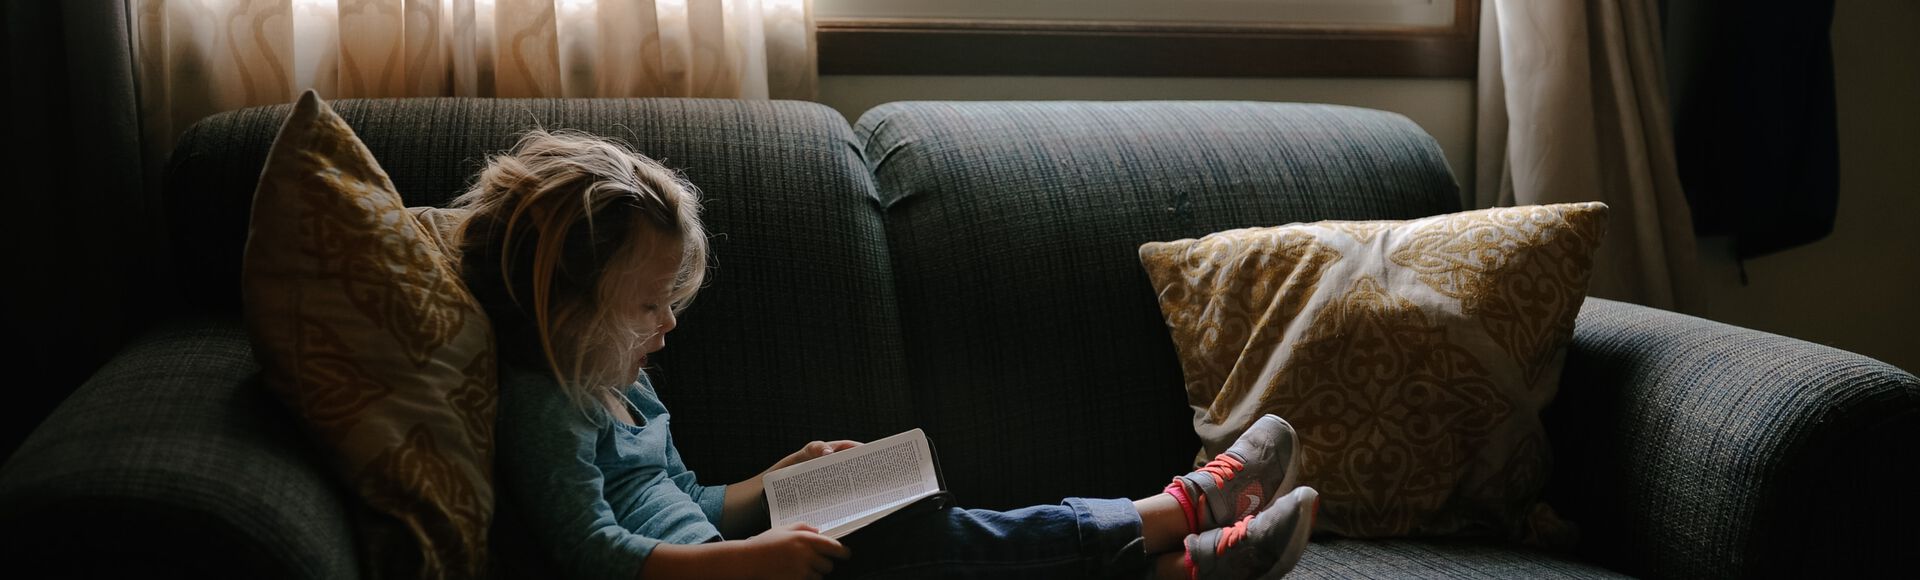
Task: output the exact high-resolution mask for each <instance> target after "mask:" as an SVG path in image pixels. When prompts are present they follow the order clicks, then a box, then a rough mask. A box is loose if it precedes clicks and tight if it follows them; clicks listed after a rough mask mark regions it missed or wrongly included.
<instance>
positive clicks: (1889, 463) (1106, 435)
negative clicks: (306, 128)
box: [0, 99, 1920, 578]
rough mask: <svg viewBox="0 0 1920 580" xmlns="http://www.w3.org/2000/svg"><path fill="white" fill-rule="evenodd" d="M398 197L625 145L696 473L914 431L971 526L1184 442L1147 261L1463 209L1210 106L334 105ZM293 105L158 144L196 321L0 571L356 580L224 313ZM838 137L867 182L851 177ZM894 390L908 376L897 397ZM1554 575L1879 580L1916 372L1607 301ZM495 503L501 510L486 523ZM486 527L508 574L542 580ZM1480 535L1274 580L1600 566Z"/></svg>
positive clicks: (1422, 141) (1292, 123)
mask: <svg viewBox="0 0 1920 580" xmlns="http://www.w3.org/2000/svg"><path fill="white" fill-rule="evenodd" d="M332 105H333V106H334V107H335V108H336V110H338V111H339V112H340V114H341V115H342V117H344V118H345V119H346V120H347V121H348V123H349V124H350V125H352V126H353V127H354V128H355V129H356V131H358V132H359V133H360V135H361V137H362V138H363V139H364V140H365V141H366V143H367V144H368V146H369V148H370V149H371V150H372V151H373V153H374V155H375V157H376V158H378V159H379V160H380V162H381V163H382V165H383V166H384V167H385V168H386V169H387V171H388V173H389V174H391V175H392V177H393V178H394V181H395V183H396V185H397V186H398V188H399V190H400V191H401V193H402V194H403V196H405V197H406V198H407V200H408V202H409V203H410V204H413V205H434V204H440V203H443V202H444V201H446V200H447V199H450V198H451V197H452V196H453V195H454V194H456V193H457V192H458V191H459V190H461V189H462V188H463V186H464V185H466V183H467V181H468V180H469V179H471V177H472V176H473V174H474V172H475V171H476V170H477V169H478V168H479V167H480V163H481V162H482V160H483V159H484V156H485V155H486V154H487V153H489V152H496V151H501V150H504V149H506V148H507V147H509V146H510V145H512V143H513V140H514V137H515V135H516V134H517V133H518V132H520V131H521V130H522V129H524V128H527V127H530V126H533V125H534V124H536V123H538V124H540V125H542V126H545V127H547V128H550V129H557V128H579V129H584V130H588V131H592V132H596V133H601V134H607V135H613V136H618V137H621V138H623V139H625V140H627V141H628V142H630V143H633V144H634V145H635V148H636V149H638V150H639V151H641V152H643V153H646V154H648V155H652V156H655V157H656V158H662V159H664V161H665V162H666V163H667V165H669V166H671V167H676V168H683V169H684V170H685V171H686V172H687V174H688V176H689V178H691V179H692V181H693V182H694V183H695V184H697V185H699V186H700V187H701V188H702V189H703V190H704V191H705V194H706V200H707V201H706V206H707V212H706V216H707V223H708V227H709V231H710V232H712V233H713V234H714V235H715V237H714V239H713V250H714V259H715V270H714V271H712V272H711V275H710V278H709V281H710V285H709V287H708V288H707V290H706V291H705V292H704V293H703V294H702V295H701V297H700V298H699V300H697V301H696V302H695V303H694V306H693V308H692V309H691V310H689V311H688V312H687V313H686V315H685V316H684V317H682V320H681V323H682V326H681V328H680V329H679V330H676V331H675V332H674V333H673V334H672V335H671V336H670V337H669V340H668V343H669V348H668V349H667V350H666V351H663V352H662V353H660V355H659V356H657V357H655V362H656V365H657V366H658V367H660V371H659V372H658V373H657V374H656V381H655V382H656V385H658V386H659V387H660V393H661V396H662V398H663V399H665V400H666V402H667V404H668V406H669V407H670V408H671V409H672V410H673V412H674V414H675V415H676V417H675V419H674V427H675V432H676V435H677V437H676V443H677V444H678V445H679V446H680V449H681V451H682V453H683V454H684V455H685V456H686V458H687V460H688V462H689V463H690V464H691V465H692V467H694V469H696V470H697V471H699V472H700V474H701V476H702V479H703V480H706V481H709V482H724V481H730V480H735V479H739V478H741V477H745V476H747V475H751V474H752V473H755V472H757V471H758V470H760V469H762V468H764V467H766V466H767V465H769V464H770V463H771V462H773V461H774V460H776V459H777V458H779V457H781V456H784V455H785V454H786V453H789V452H791V451H793V450H795V449H797V448H798V447H799V446H800V444H802V443H804V442H805V441H807V440H809V439H814V438H839V437H845V438H853V439H870V438H874V437H878V436H881V435H886V434H891V433H893V432H897V431H899V430H902V429H906V428H909V427H913V426H920V427H925V428H926V429H927V430H928V432H929V434H930V435H931V436H932V438H933V441H934V443H935V444H936V446H937V447H938V449H939V453H940V456H941V459H942V462H943V464H944V466H945V469H946V476H947V479H948V483H949V484H950V486H951V487H952V488H953V489H954V491H955V492H956V494H957V496H958V499H959V500H960V502H961V503H962V504H964V505H967V506H969V507H981V508H1006V507H1014V506H1021V505H1028V504H1035V503H1051V502H1054V501H1057V500H1058V499H1059V498H1060V497H1062V496H1069V495H1077V496H1096V497H1097V496H1135V497H1137V496H1141V495H1145V494H1150V493H1153V492H1155V491H1157V490H1158V489H1160V487H1161V486H1162V485H1164V484H1165V483H1166V482H1167V480H1168V478H1169V477H1171V476H1173V475H1176V474H1178V473H1181V472H1184V471H1185V470H1186V468H1187V466H1188V461H1189V460H1190V459H1191V457H1192V454H1193V451H1194V450H1195V449H1196V448H1197V446H1198V441H1197V440H1196V439H1195V438H1194V436H1193V433H1192V430H1191V426H1190V424H1189V419H1190V417H1189V413H1188V411H1187V410H1186V406H1185V402H1184V394H1183V393H1182V389H1181V382H1182V381H1181V377H1180V370H1179V366H1178V363H1177V361H1176V360H1175V358H1174V351H1173V346H1172V344H1171V343H1170V341H1169V339H1168V338H1167V336H1168V333H1167V330H1166V327H1165V324H1164V322H1162V319H1161V316H1160V313H1159V308H1158V305H1157V303H1156V300H1155V297H1154V296H1153V294H1152V292H1151V290H1150V289H1149V285H1148V283H1147V280H1146V277H1145V274H1144V271H1143V270H1142V269H1141V267H1140V265H1139V263H1138V259H1137V254H1136V248H1137V247H1138V246H1139V244H1140V243H1142V242H1146V241H1150V240H1171V239H1177V238H1183V237H1196V236H1200V235H1204V234H1207V233H1211V232H1214V231H1218V230H1223V229H1229V228H1234V227H1245V226H1256V225H1274V224H1282V223H1287V222H1293V221H1310V220H1319V219H1336V218H1339V219H1373V218H1396V219H1397V218H1411V217H1419V216H1426V215H1433V214H1440V213H1446V212H1450V211H1455V210H1457V209H1458V207H1457V201H1456V199H1457V195H1456V194H1457V189H1456V188H1455V186H1454V185H1453V182H1452V179H1451V177H1450V175H1449V174H1448V170H1447V168H1446V165H1445V162H1444V160H1443V159H1442V157H1441V155H1440V151H1439V149H1438V147H1437V146H1435V145H1434V143H1433V141H1432V140H1431V139H1430V138H1429V137H1427V136H1426V134H1425V133H1424V132H1422V131H1421V130H1420V129H1419V128H1418V127H1416V126H1414V125H1413V124H1412V123H1411V122H1410V121H1408V120H1406V119H1405V118H1402V117H1399V116H1397V115H1393V114H1390V113H1382V112H1378V111H1368V110H1362V109H1353V108H1346V107H1333V106H1320V105H1290V104H1272V103H1236V102H1208V103H1191V102H1161V103H1071V102H1054V103H1023V102H1013V103H899V104H890V105H884V106H882V107H879V108H877V109H875V110H873V111H870V112H869V113H868V114H867V115H865V116H864V117H863V118H862V119H861V121H860V123H859V126H858V128H857V130H854V131H850V130H849V129H848V127H847V125H846V123H845V121H844V120H843V119H841V118H840V117H839V116H838V114H837V113H834V112H833V111H832V110H830V109H826V108H824V107H821V106H818V105H812V104H804V103H791V102H771V103H769V102H741V101H701V100H673V99H659V100H568V101H559V100H481V99H409V100H372V101H352V100H348V101H338V102H334V103H332ZM286 110H287V109H286V108H285V107H266V108H259V109H248V110H242V111H236V112H231V113H226V114H222V115H217V116H215V117H213V118H210V119H208V120H207V121H205V122H203V123H201V124H200V125H197V126H196V127H195V128H193V129H191V130H190V131H189V132H188V133H187V135H186V136H185V137H183V139H182V141H181V143H180V145H179V147H178V148H177V149H176V154H175V157H174V159H173V160H172V164H171V166H170V172H171V173H170V177H169V181H168V188H169V189H168V191H169V194H168V203H169V215H170V223H169V227H170V229H171V231H172V240H173V242H174V247H173V250H174V256H175V261H176V264H175V266H176V269H177V271H178V272H181V273H182V274H181V276H180V278H181V280H180V283H179V284H178V285H179V286H181V287H182V288H184V290H183V294H185V295H186V297H187V298H189V299H190V301H191V303H192V304H194V305H195V313H194V314H192V316H193V317H194V318H193V319H192V320H190V321H184V322H177V323H173V324H170V325H167V326H164V327H162V328H160V329H158V330H155V331H154V332H152V333H151V334H149V335H147V336H146V337H144V338H143V339H142V340H140V341H138V342H136V343H135V344H133V345H131V346H129V347H128V348H127V349H126V350H125V351H124V352H122V353H121V354H120V355H119V356H118V357H116V358H115V359H114V361H113V362H112V363H111V364H109V365H108V366H107V367H105V368H103V369H101V370H100V371H99V372H98V374H96V375H95V376H94V378H93V379H92V380H91V381H90V382H88V383H87V384H86V385H85V386H83V387H82V388H81V389H80V390H79V391H78V392H76V393H75V394H74V395H73V397H72V398H70V399H69V400H68V401H66V402H65V403H64V404H63V405H62V407H61V408H60V409H59V410H58V411H56V413H55V414H54V415H53V416H52V417H50V418H48V419H47V420H46V422H45V423H44V424H43V425H41V426H40V428H39V429H38V430H37V431H36V432H35V434H34V435H33V436H32V438H30V439H29V440H28V441H27V442H26V443H25V444H24V445H23V446H22V447H21V448H20V449H19V450H18V451H17V452H16V453H15V455H14V456H13V457H12V458H11V459H10V460H9V461H8V463H7V464H6V465H4V466H0V536H3V537H6V538H8V541H7V542H0V558H5V559H6V561H8V562H11V563H16V564H18V565H21V566H34V565H38V564H40V563H48V562H50V563H53V565H54V566H60V567H65V568H66V569H67V570H69V571H74V572H77V573H80V574H82V575H89V576H107V575H116V576H117V575H136V574H138V575H152V574H153V573H156V572H157V573H162V574H165V573H169V572H171V573H177V574H179V575H182V576H193V577H199V576H205V575H214V576H222V575H230V576H235V577H248V578H253V577H272V578H281V577H286V578H352V577H355V576H356V575H357V569H356V566H357V565H356V563H355V562H356V556H355V553H354V551H355V544H354V542H353V541H352V537H351V534H352V531H351V529H350V527H349V526H348V522H349V521H350V519H351V518H352V517H355V516H354V514H355V511H354V508H353V507H352V506H353V505H356V504H355V503H354V502H349V501H346V499H345V498H346V497H347V496H345V495H343V493H342V492H341V491H340V490H339V489H338V485H337V484H335V483H334V482H333V480H332V479H331V478H330V476H329V472H328V471H326V470H325V469H324V466H323V465H321V464H319V463H318V459H317V456H316V455H315V454H314V453H313V452H312V450H311V447H310V445H309V444H308V443H307V442H306V440H305V439H304V437H303V436H302V435H301V433H300V432H299V430H298V429H297V428H296V427H295V426H294V424H293V423H292V422H291V415H290V414H288V413H287V412H286V411H285V409H283V408H281V407H280V406H279V405H277V404H276V403H275V402H274V400H273V399H272V398H271V397H269V396H268V395H267V394H266V393H265V392H264V390H262V388H261V387H260V385H259V379H258V372H259V369H258V366H257V364H256V363H255V362H254V360H253V358H252V354H251V350H250V349H249V348H248V343H247V337H246V334H245V332H244V331H243V330H242V328H241V326H240V325H239V321H238V320H237V319H236V318H237V312H238V303H237V300H238V288H239V283H238V272H239V270H238V268H239V264H240V251H241V247H242V242H243V241H244V236H245V234H246V224H247V216H248V205H249V203H250V201H251V196H252V193H253V188H254V184H255V181H256V180H257V178H258V175H259V171H260V167H261V165H262V162H263V160H264V158H265V154H266V151H267V147H268V145H269V143H270V141H271V139H272V137H273V134H274V132H275V130H277V129H278V127H279V125H280V121H281V119H282V117H283V116H284V115H285V114H286ZM862 149H864V153H865V157H864V163H863V158H862V157H861V153H862ZM910 381H911V382H910ZM1544 423H1545V424H1546V426H1547V428H1548V430H1549V438H1550V439H1551V441H1552V442H1553V445H1554V452H1555V458H1556V467H1555V472H1554V479H1553V481H1552V482H1551V483H1550V484H1549V485H1548V487H1547V494H1548V497H1547V499H1548V501H1549V502H1550V503H1551V504H1552V505H1554V506H1555V507H1556V508H1557V509H1558V510H1559V511H1560V513H1561V514H1563V515H1564V516H1566V517H1567V518H1568V519H1570V520H1572V521H1574V522H1575V523H1576V524H1578V525H1580V526H1581V528H1582V531H1583V534H1582V538H1583V540H1582V542H1581V544H1580V547H1579V555H1578V558H1579V559H1580V560H1581V561H1591V562H1595V563H1598V564H1599V565H1605V566H1607V567H1608V568H1610V569H1611V570H1612V571H1618V572H1624V573H1629V574H1636V575H1646V576H1655V577H1685V578H1695V577H1732V576H1883V577H1884V576H1901V575H1910V572H1911V571H1909V570H1904V569H1899V568H1896V567H1895V566H1896V565H1904V564H1905V563H1906V561H1907V557H1906V554H1907V552H1908V551H1909V550H1910V549H1911V548H1912V547H1913V546H1914V545H1920V541H1917V540H1916V538H1915V530H1917V529H1920V526H1916V525H1915V524H1914V522H1920V508H1917V507H1916V502H1915V500H1914V495H1913V493H1912V491H1911V489H1910V487H1911V482H1912V481H1913V479H1912V476H1911V474H1910V473H1908V472H1909V471H1910V470H1911V466H1912V464H1913V459H1914V452H1913V449H1916V448H1920V381H1916V379H1915V378H1914V376H1913V375H1911V374H1908V373H1906V372H1903V371H1900V370H1898V369H1894V368H1892V367H1890V366H1887V365H1884V364H1881V363H1878V362H1876V361H1873V360H1871V359H1868V358H1865V357H1860V356H1857V355H1853V354H1851V353H1846V352H1842V351H1838V350H1835V349H1831V348H1827V347H1822V346H1818V345H1813V344H1809V343H1806V342H1803V341H1798V340H1793V339H1789V338H1783V337H1779V336H1774V335H1770V334H1766V333H1762V332H1756V331H1751V330H1745V329H1741V328H1737V327H1732V326H1728V325H1724V324H1718V323H1713V322H1708V321H1704V320H1700V319H1696V318H1692V317H1687V316H1682V315H1678V314H1673V313H1669V312H1663V311H1659V310H1654V309H1649V308H1643V307H1638V306H1632V305H1627V304H1622V303H1617V302H1609V301H1606V300H1598V299H1595V300H1589V301H1588V302H1587V304H1586V307H1585V309H1584V310H1583V311H1582V314H1581V317H1580V319H1579V321H1578V322H1577V324H1576V327H1575V336H1574V339H1573V343H1572V346H1571V347H1570V350H1569V352H1568V355H1567V361H1566V367H1565V371H1564V378H1563V383H1562V385H1561V387H1560V395H1559V396H1558V398H1557V399H1556V402H1555V404H1554V405H1553V406H1552V407H1550V408H1549V409H1548V411H1547V414H1546V416H1545V418H1544ZM507 511H508V512H511V509H510V508H509V509H507ZM512 519H513V516H512V514H511V513H505V514H502V515H501V516H500V517H499V519H498V520H496V521H497V522H507V523H504V524H502V525H501V526H497V527H496V530H495V535H494V536H493V538H494V540H495V545H496V555H497V556H500V558H499V561H500V563H501V567H502V569H503V570H505V571H506V572H507V573H508V575H509V577H545V576H546V575H547V572H548V571H547V570H545V569H543V568H542V566H541V563H540V562H539V561H538V559H539V556H538V555H537V554H536V555H528V554H527V552H528V550H527V548H528V547H529V546H530V544H531V540H530V539H529V538H527V537H526V536H525V534H524V530H517V529H513V527H512V526H511V522H512ZM1612 575H1613V574H1612V572H1610V571H1609V570H1602V569H1599V568H1594V567H1592V566H1589V565H1586V564H1582V563H1578V562H1576V561H1575V560H1573V559H1571V558H1570V557H1563V556H1560V555H1554V554H1547V553H1542V552H1534V551H1528V550H1525V549H1522V548H1519V547H1517V546H1511V545H1503V544H1489V543H1476V542H1456V541H1432V540H1394V541H1381V542H1363V541H1352V540H1340V539H1323V541H1322V542H1317V543H1315V544H1314V545H1313V546H1312V547H1311V548H1309V550H1308V551H1307V554H1306V557H1305V559H1304V560H1303V561H1302V562H1301V564H1300V566H1299V568H1298V569H1297V570H1296V577H1340V578H1388V577H1419V578H1433V577H1441V578H1448V577H1489V576H1495V577H1507V576H1520V577H1574V578H1591V577H1609V576H1612Z"/></svg>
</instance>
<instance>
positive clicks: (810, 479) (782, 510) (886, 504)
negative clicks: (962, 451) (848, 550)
mask: <svg viewBox="0 0 1920 580" xmlns="http://www.w3.org/2000/svg"><path fill="white" fill-rule="evenodd" d="M764 482H765V484H766V488H767V511H768V515H770V516H772V521H773V525H774V526H775V527H779V526H783V525H786V524H790V523H794V522H806V523H808V524H811V525H812V526H813V527H816V528H819V529H820V533H821V534H824V535H826V536H828V537H832V538H840V537H844V536H846V535H847V534H850V533H853V531H854V530H858V529H860V528H862V527H865V526H866V525H867V524H871V523H873V522H876V521H879V520H880V519H881V518H884V517H886V516H888V515H890V514H894V513H899V512H902V511H914V512H918V511H920V510H922V509H937V508H941V507H946V506H947V505H948V504H949V503H951V498H952V497H953V496H952V494H949V493H947V491H946V485H945V484H944V483H943V482H942V481H941V479H940V468H939V466H938V463H937V462H936V461H935V457H934V455H933V445H932V444H931V443H929V442H928V441H927V434H926V433H923V432H921V431H920V430H919V429H914V430H912V431H908V432H905V433H901V434H899V435H894V436H892V437H887V438H885V439H881V440H878V441H872V442H869V443H867V444H865V445H861V446H859V447H855V448H852V449H847V450H844V451H835V452H833V453H830V454H827V455H826V456H823V457H820V458H818V459H814V460H812V461H808V462H806V463H801V464H798V465H789V466H787V467H783V468H780V469H779V470H776V471H773V472H771V473H768V474H767V476H766V478H765V480H764Z"/></svg>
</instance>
